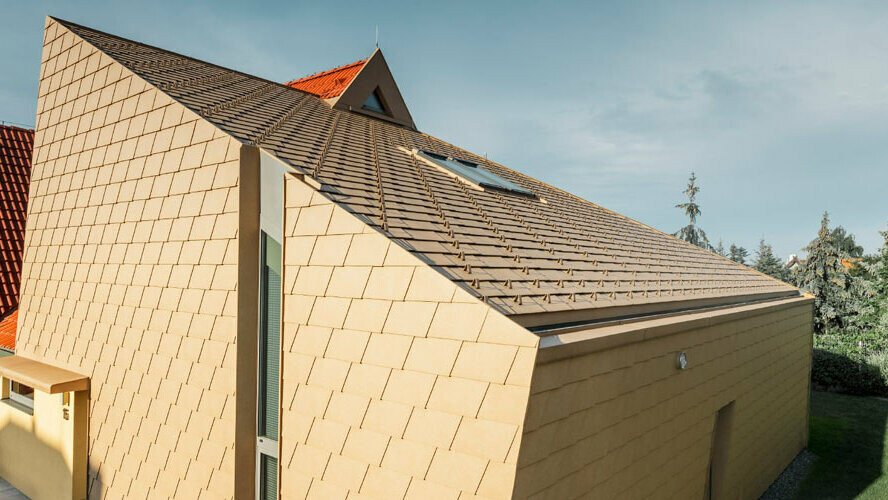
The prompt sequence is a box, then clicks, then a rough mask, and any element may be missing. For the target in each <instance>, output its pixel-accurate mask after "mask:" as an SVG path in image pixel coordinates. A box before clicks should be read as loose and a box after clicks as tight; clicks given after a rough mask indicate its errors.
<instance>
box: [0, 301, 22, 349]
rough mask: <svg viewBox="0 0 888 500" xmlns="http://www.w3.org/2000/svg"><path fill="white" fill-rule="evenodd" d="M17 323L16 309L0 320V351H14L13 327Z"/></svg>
mask: <svg viewBox="0 0 888 500" xmlns="http://www.w3.org/2000/svg"><path fill="white" fill-rule="evenodd" d="M17 322H18V309H16V310H14V311H12V312H11V313H9V314H7V315H6V316H5V317H3V318H2V319H0V349H5V350H7V351H15V326H16V323H17Z"/></svg>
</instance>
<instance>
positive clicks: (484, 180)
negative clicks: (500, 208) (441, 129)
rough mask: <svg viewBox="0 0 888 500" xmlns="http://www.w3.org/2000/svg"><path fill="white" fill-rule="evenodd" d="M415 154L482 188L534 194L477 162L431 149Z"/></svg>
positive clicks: (527, 194) (526, 194)
mask: <svg viewBox="0 0 888 500" xmlns="http://www.w3.org/2000/svg"><path fill="white" fill-rule="evenodd" d="M416 154H417V155H418V156H419V157H420V158H424V159H425V160H427V161H429V162H431V163H432V164H434V165H435V166H437V167H439V168H440V169H442V170H444V171H445V172H446V173H450V174H452V175H455V176H458V177H460V178H462V179H463V180H465V181H467V182H469V183H470V184H474V185H476V186H479V187H482V188H490V189H496V190H499V191H506V192H509V193H514V194H520V195H524V196H534V194H533V193H532V192H530V191H528V190H527V189H525V188H523V187H521V186H519V185H518V184H515V183H514V182H511V181H507V180H506V179H503V178H502V177H500V176H498V175H496V174H494V173H493V172H491V171H489V170H487V169H485V168H483V167H481V166H480V165H478V164H477V163H475V162H473V161H469V160H463V159H460V158H454V157H452V156H446V155H442V154H438V153H433V152H431V151H424V150H418V151H416Z"/></svg>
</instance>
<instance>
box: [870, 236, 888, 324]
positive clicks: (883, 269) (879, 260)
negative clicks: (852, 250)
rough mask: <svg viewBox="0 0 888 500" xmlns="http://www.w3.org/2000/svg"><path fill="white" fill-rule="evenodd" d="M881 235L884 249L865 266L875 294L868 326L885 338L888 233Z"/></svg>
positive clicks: (887, 316)
mask: <svg viewBox="0 0 888 500" xmlns="http://www.w3.org/2000/svg"><path fill="white" fill-rule="evenodd" d="M879 234H880V235H882V239H883V243H882V247H881V248H879V251H878V253H876V254H875V255H873V256H869V257H868V259H867V261H868V262H867V263H866V264H864V266H865V268H866V269H865V270H866V272H867V277H868V278H869V281H870V283H871V284H872V294H873V297H872V299H871V300H870V301H869V302H870V304H869V305H870V308H871V309H870V310H869V312H871V317H870V318H868V319H869V321H868V323H869V324H868V326H869V327H871V328H875V329H876V330H878V333H880V334H881V335H882V336H885V335H888V231H879Z"/></svg>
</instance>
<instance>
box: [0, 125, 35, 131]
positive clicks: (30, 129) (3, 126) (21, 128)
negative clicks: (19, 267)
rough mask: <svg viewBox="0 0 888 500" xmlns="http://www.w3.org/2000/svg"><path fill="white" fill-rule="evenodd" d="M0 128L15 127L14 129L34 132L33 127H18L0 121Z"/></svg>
mask: <svg viewBox="0 0 888 500" xmlns="http://www.w3.org/2000/svg"><path fill="white" fill-rule="evenodd" d="M0 128H11V129H16V130H21V131H22V132H31V133H33V132H34V129H32V128H25V127H18V126H16V125H7V124H5V123H0Z"/></svg>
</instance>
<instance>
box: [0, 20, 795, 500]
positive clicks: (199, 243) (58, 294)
mask: <svg viewBox="0 0 888 500" xmlns="http://www.w3.org/2000/svg"><path fill="white" fill-rule="evenodd" d="M368 64H369V63H368ZM359 77H360V75H359V76H358V77H356V79H357V78H359ZM364 83H366V82H364ZM37 113H38V114H37V132H36V136H35V141H34V146H35V148H34V168H33V176H32V182H31V191H30V196H31V203H30V206H29V209H28V220H27V238H26V243H25V253H24V265H23V278H22V279H23V286H22V300H21V309H20V315H19V318H20V329H19V335H18V343H19V346H18V347H19V352H18V355H19V356H21V357H23V358H30V359H33V360H37V361H41V362H44V363H47V364H50V365H54V366H59V367H63V368H66V369H69V370H71V371H74V372H77V373H80V374H83V375H86V376H88V377H89V379H90V407H89V410H90V413H89V471H88V474H89V481H88V483H89V497H90V498H123V497H126V498H166V497H173V498H189V499H190V498H232V497H236V498H252V497H253V495H254V493H255V485H254V484H253V481H252V480H251V478H249V477H248V476H250V475H252V474H254V472H252V471H253V470H254V469H255V468H256V466H255V463H256V462H255V461H256V449H257V446H258V445H257V444H256V431H255V428H256V409H255V407H256V403H255V398H256V394H255V393H256V382H255V381H256V359H255V357H256V356H255V354H253V353H255V351H256V345H255V344H256V338H257V334H256V330H257V327H258V321H257V318H256V317H254V315H255V314H257V313H256V308H257V305H256V304H257V302H259V300H257V293H258V290H255V289H253V287H254V285H255V284H256V282H255V280H256V278H255V276H254V275H255V274H256V271H257V269H258V268H259V263H258V262H257V258H256V256H257V255H258V244H257V245H255V246H257V248H253V246H254V245H253V239H255V238H256V237H257V234H258V232H259V225H260V222H259V220H260V213H261V209H259V208H258V207H257V205H261V203H260V201H261V200H267V199H270V198H269V197H273V196H274V195H277V194H279V195H280V196H281V198H282V199H283V202H282V204H280V206H279V210H278V209H277V208H278V207H277V206H275V207H273V210H272V211H273V212H276V213H279V214H280V215H281V218H282V226H283V227H282V235H281V243H282V254H283V266H282V271H281V275H282V282H283V285H282V288H283V290H282V294H281V295H282V297H281V298H282V309H281V312H282V318H281V320H280V326H281V338H280V340H281V341H280V346H281V347H280V353H279V354H280V394H279V405H280V408H279V416H280V436H279V442H278V445H277V446H278V448H279V449H278V459H279V464H280V465H279V467H280V468H279V470H278V472H279V474H278V476H277V477H279V487H280V492H281V498H306V497H308V498H343V499H346V498H386V499H387V498H451V499H454V500H457V499H460V500H461V499H468V498H491V499H499V498H509V497H515V498H564V497H577V496H583V495H587V496H588V495H592V496H594V497H599V498H608V497H619V498H646V497H649V496H651V495H655V496H662V497H675V498H685V497H687V495H698V494H699V495H702V494H703V493H704V491H705V490H706V489H707V482H706V477H707V471H708V466H709V464H710V463H711V461H712V459H711V456H712V454H713V451H712V450H713V449H714V447H715V445H714V444H712V443H714V440H713V436H714V435H715V415H716V414H717V413H718V412H720V411H721V409H723V408H725V407H731V408H733V419H734V420H733V424H732V425H733V436H736V438H735V440H734V441H731V443H733V444H732V446H731V447H730V448H729V449H727V451H724V450H722V451H720V452H719V453H721V454H725V456H728V457H730V459H729V461H728V463H729V464H730V467H728V468H726V469H724V468H722V469H720V472H719V474H720V476H719V477H723V479H724V480H723V481H720V482H719V483H718V484H719V487H722V486H723V485H725V484H726V485H729V486H730V487H731V488H734V490H732V491H736V492H738V493H737V496H738V497H740V498H755V497H757V495H758V494H759V493H761V491H763V489H764V488H765V487H766V486H767V484H768V483H770V481H771V480H773V478H774V477H775V476H776V474H777V473H778V472H779V471H780V470H781V469H782V467H783V466H785V465H786V464H787V463H788V461H789V460H791V458H792V457H793V456H794V455H795V453H796V452H798V450H799V449H800V448H801V447H802V446H804V444H805V431H806V418H807V388H808V382H807V381H808V378H807V373H808V370H809V367H810V350H811V345H810V339H811V337H810V328H811V323H810V319H811V312H810V299H808V298H806V297H803V296H800V295H799V293H798V291H797V290H796V289H794V288H792V287H790V286H788V285H786V284H784V283H781V282H778V281H775V280H773V279H771V278H769V277H766V276H764V275H761V274H759V273H756V272H755V271H752V270H750V269H748V268H746V267H743V266H739V265H737V264H734V263H732V262H730V261H727V260H725V259H722V258H721V257H718V256H716V255H714V254H711V253H709V252H705V251H703V250H701V249H698V248H696V247H693V246H691V245H688V244H686V243H684V242H681V241H678V240H676V239H675V238H672V237H671V236H668V235H665V234H662V233H659V232H657V231H655V230H653V229H651V228H648V227H646V226H644V225H642V224H640V223H637V222H635V221H632V220H630V219H628V218H625V217H622V216H620V215H617V214H614V213H613V212H610V211H607V210H605V209H603V208H601V207H598V206H597V205H594V204H592V203H589V202H586V201H583V200H581V199H579V198H576V197H574V196H572V195H569V194H567V193H565V192H563V191H561V190H558V189H556V188H553V187H551V186H548V185H545V184H543V183H541V182H539V181H536V180H534V179H531V178H530V177H527V176H525V175H523V174H520V173H518V172H515V171H512V170H510V169H507V168H506V167H503V166H501V165H498V164H496V163H493V162H490V161H487V160H486V159H484V158H482V157H479V156H477V155H473V154H471V153H469V152H467V151H464V150H462V149H459V148H457V147H455V146H452V145H450V144H448V143H446V142H444V141H441V140H439V139H436V138H434V137H431V136H429V135H427V134H423V133H421V132H417V131H415V130H414V129H413V128H412V126H406V125H405V126H399V125H396V124H394V123H392V122H390V121H387V120H385V119H381V118H380V119H376V118H374V117H372V116H368V115H367V114H365V113H360V112H351V111H349V110H343V109H337V108H336V107H333V106H330V105H329V103H327V102H325V101H324V100H322V99H321V98H320V97H318V96H317V95H314V94H312V93H308V92H304V91H301V90H298V89H294V88H290V87H287V86H284V85H279V84H277V83H274V82H269V81H266V80H262V79H259V78H256V77H252V76H249V75H245V74H242V73H238V72H235V71H232V70H228V69H225V68H220V67H218V66H214V65H211V64H208V63H204V62H201V61H197V60H194V59H191V58H187V57H185V56H181V55H178V54H174V53H171V52H168V51H164V50H161V49H157V48H155V47H150V46H147V45H143V44H139V43H136V42H132V41H129V40H125V39H122V38H118V37H115V36H112V35H108V34H105V33H101V32H98V31H95V30H92V29H89V28H85V27H82V26H78V25H75V24H72V23H67V22H63V21H58V20H55V19H52V18H49V19H48V20H47V25H46V31H45V39H44V50H43V60H42V65H41V73H40V87H39V97H38V109H37ZM414 149H421V150H427V151H431V152H437V153H444V154H446V155H450V156H455V157H459V158H463V159H468V160H471V161H476V162H478V163H479V164H480V165H481V166H482V167H483V168H486V169H489V170H490V171H491V172H494V173H495V174H498V175H500V176H502V177H503V178H506V179H508V180H509V181H512V182H515V183H517V184H518V185H520V186H522V187H524V188H526V189H527V190H529V191H531V192H532V193H534V195H533V196H518V195H514V194H509V193H503V192H498V191H496V190H490V189H477V188H475V187H472V186H470V185H468V184H466V183H465V182H462V181H460V180H459V179H456V178H454V177H453V176H450V175H446V174H445V173H444V172H442V171H441V170H440V169H437V168H435V167H434V166H432V165H430V164H429V163H427V162H423V161H422V160H420V159H419V158H418V157H417V156H416V155H415V154H414ZM256 157H260V158H263V159H261V160H258V163H257V160H256V159H255V158H256ZM266 160H267V161H269V162H272V163H274V164H275V165H278V164H279V165H280V166H281V170H280V171H281V172H283V173H282V174H281V176H280V177H278V178H277V181H278V182H279V184H280V189H281V191H282V192H281V193H267V192H264V191H259V190H258V189H254V188H255V187H256V185H259V184H261V183H262V182H265V181H264V180H262V175H264V174H262V175H260V173H258V172H257V171H256V169H260V167H261V168H264V165H265V164H263V163H262V162H263V161H266ZM260 170H261V169H260ZM262 172H266V171H265V170H262ZM257 179H258V180H257ZM260 193H261V194H260ZM265 215H268V214H265ZM257 241H258V240H257ZM687 308H695V309H693V310H692V311H690V312H689V311H684V310H683V309H687ZM652 313H658V314H659V315H656V316H651V317H648V316H646V315H648V314H652ZM630 316H632V317H630ZM578 318H579V319H582V321H579V322H578V321H576V320H577V319H578ZM601 320H611V321H610V322H604V323H603V322H601ZM682 351H684V352H686V353H687V355H688V359H689V360H690V361H689V365H688V366H687V368H686V369H679V368H677V367H676V365H675V356H676V354H677V353H678V352H682ZM0 445H2V442H0ZM235 471H239V475H238V476H237V477H236V476H235Z"/></svg>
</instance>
